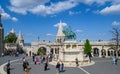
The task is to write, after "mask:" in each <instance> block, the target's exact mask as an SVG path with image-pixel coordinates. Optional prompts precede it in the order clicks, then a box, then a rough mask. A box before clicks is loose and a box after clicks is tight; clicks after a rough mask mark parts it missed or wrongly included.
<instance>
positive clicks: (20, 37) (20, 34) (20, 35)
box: [16, 31, 23, 43]
mask: <svg viewBox="0 0 120 74" xmlns="http://www.w3.org/2000/svg"><path fill="white" fill-rule="evenodd" d="M19 41H23V36H22V33H21V31H19V34H18V38H17V41H16V43H19Z"/></svg>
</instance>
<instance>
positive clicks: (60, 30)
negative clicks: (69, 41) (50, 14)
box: [57, 20, 65, 36]
mask: <svg viewBox="0 0 120 74" xmlns="http://www.w3.org/2000/svg"><path fill="white" fill-rule="evenodd" d="M57 36H65V34H64V33H63V24H62V22H61V20H60V23H59V27H58V33H57Z"/></svg>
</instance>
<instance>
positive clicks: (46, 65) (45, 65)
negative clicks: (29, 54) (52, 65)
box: [44, 61, 48, 71]
mask: <svg viewBox="0 0 120 74" xmlns="http://www.w3.org/2000/svg"><path fill="white" fill-rule="evenodd" d="M47 69H48V62H47V61H46V62H45V63H44V71H46V70H47Z"/></svg>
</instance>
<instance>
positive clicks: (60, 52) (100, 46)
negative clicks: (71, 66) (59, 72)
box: [23, 22, 120, 61]
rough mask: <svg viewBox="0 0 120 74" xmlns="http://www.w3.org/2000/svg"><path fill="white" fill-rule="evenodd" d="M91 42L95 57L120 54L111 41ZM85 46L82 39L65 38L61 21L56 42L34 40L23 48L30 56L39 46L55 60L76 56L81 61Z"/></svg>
mask: <svg viewBox="0 0 120 74" xmlns="http://www.w3.org/2000/svg"><path fill="white" fill-rule="evenodd" d="M90 44H91V45H92V55H93V56H94V57H112V56H114V55H118V56H120V49H119V50H118V51H117V52H115V50H114V48H113V46H114V45H110V41H90ZM83 47H84V42H82V41H81V42H78V41H76V40H71V41H70V40H68V41H67V40H66V39H65V34H64V33H63V25H62V22H60V23H59V28H58V32H57V35H56V42H47V41H36V42H32V43H31V46H24V48H23V49H24V51H25V52H26V53H28V55H30V56H31V55H32V53H37V51H38V49H39V48H44V49H45V50H46V54H47V55H49V54H52V55H53V59H54V60H62V61H75V58H78V60H79V61H82V60H83V59H84V54H83Z"/></svg>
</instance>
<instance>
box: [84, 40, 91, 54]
mask: <svg viewBox="0 0 120 74" xmlns="http://www.w3.org/2000/svg"><path fill="white" fill-rule="evenodd" d="M91 50H92V46H91V45H90V42H89V40H88V39H86V42H85V44H84V53H85V54H90V53H91Z"/></svg>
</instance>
